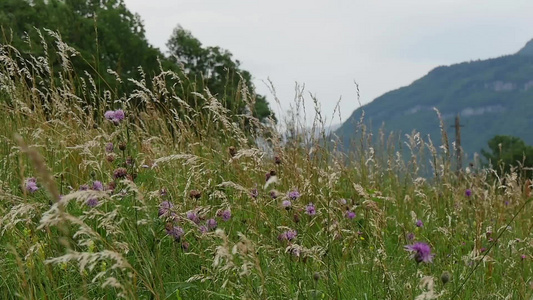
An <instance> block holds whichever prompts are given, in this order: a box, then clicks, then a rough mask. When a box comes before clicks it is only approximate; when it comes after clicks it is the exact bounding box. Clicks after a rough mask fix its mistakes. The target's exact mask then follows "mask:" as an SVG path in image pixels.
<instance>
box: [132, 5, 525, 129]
mask: <svg viewBox="0 0 533 300" xmlns="http://www.w3.org/2000/svg"><path fill="white" fill-rule="evenodd" d="M124 1H125V3H126V6H127V7H128V8H129V9H130V10H131V11H132V12H135V13H138V14H139V15H140V16H141V17H142V19H143V20H144V25H145V29H146V36H147V39H148V41H149V42H150V43H152V44H153V45H154V46H156V47H159V48H160V49H161V50H163V51H166V50H167V48H166V46H165V44H166V42H167V40H168V38H169V37H170V35H171V33H172V30H173V29H174V28H175V27H176V26H177V25H178V24H180V25H181V26H183V27H184V28H185V29H188V30H190V31H191V32H192V34H193V35H194V36H195V37H196V38H198V39H199V40H200V41H201V42H202V43H203V45H205V46H220V47H221V48H224V49H227V50H229V51H230V52H231V53H233V55H234V58H235V59H238V60H240V61H241V64H242V65H241V66H242V68H243V69H245V70H248V71H250V73H251V74H252V75H253V77H254V84H255V85H256V87H257V90H258V92H259V93H262V94H264V95H267V98H268V100H269V102H270V104H271V107H272V108H273V109H274V111H275V112H276V114H278V115H280V114H281V113H283V112H284V111H286V110H287V109H288V108H289V106H290V103H291V102H292V101H293V99H294V94H295V92H294V87H295V82H298V83H300V84H305V88H306V91H307V92H310V93H312V94H313V95H316V97H317V99H318V100H319V102H320V105H321V107H322V111H323V114H324V115H325V116H327V118H328V120H330V119H331V116H332V114H333V111H334V107H335V104H336V102H337V100H338V99H339V98H340V97H341V96H342V100H341V103H340V108H341V114H342V120H343V121H344V120H346V118H348V117H349V116H350V115H351V113H352V112H353V110H355V109H356V108H358V107H359V104H358V102H357V93H356V88H355V85H354V81H356V82H357V83H358V84H359V89H360V100H361V102H362V104H363V105H364V104H365V103H368V102H370V101H372V100H373V99H375V98H376V97H379V96H380V95H382V94H384V93H386V92H387V91H390V90H393V89H396V88H399V87H402V86H406V85H409V84H410V83H411V82H413V81H414V80H416V79H418V78H420V77H422V76H424V75H425V74H427V73H428V72H429V71H430V70H431V69H433V68H435V67H437V66H439V65H449V64H453V63H459V62H463V61H469V60H476V59H486V58H492V57H498V56H501V55H505V54H512V53H515V52H517V51H518V50H519V49H520V48H521V47H523V46H524V45H525V43H526V42H527V41H529V40H530V39H532V38H533V0H507V1H503V0H448V1H443V0H440V1H439V0H379V1H369V0H364V1H363V0H361V1H359V0H345V1H341V0H329V1H315V0H305V1H299V0H298V1H292V0H284V1H279V0H269V1H253V0H247V1H244V0H242V1H236V0H212V1H201V0H193V1H179V0H124ZM267 78H270V80H272V82H273V83H274V86H275V88H276V90H277V94H278V98H279V99H280V101H281V102H282V107H279V106H278V105H277V104H276V103H275V102H274V100H273V97H272V96H271V95H270V93H269V90H268V89H267V87H266V85H265V84H264V83H263V82H264V81H266V80H267ZM308 118H309V119H311V118H312V115H310V116H309V117H308ZM333 123H334V124H335V123H339V119H338V116H337V117H336V119H335V120H333Z"/></svg>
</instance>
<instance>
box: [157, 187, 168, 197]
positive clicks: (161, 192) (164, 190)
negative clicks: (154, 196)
mask: <svg viewBox="0 0 533 300" xmlns="http://www.w3.org/2000/svg"><path fill="white" fill-rule="evenodd" d="M159 195H161V197H164V196H166V195H168V192H167V189H165V188H162V189H161V190H159Z"/></svg>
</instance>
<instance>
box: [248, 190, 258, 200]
mask: <svg viewBox="0 0 533 300" xmlns="http://www.w3.org/2000/svg"><path fill="white" fill-rule="evenodd" d="M250 196H252V198H254V199H257V196H259V192H258V191H257V188H254V189H252V190H251V191H250Z"/></svg>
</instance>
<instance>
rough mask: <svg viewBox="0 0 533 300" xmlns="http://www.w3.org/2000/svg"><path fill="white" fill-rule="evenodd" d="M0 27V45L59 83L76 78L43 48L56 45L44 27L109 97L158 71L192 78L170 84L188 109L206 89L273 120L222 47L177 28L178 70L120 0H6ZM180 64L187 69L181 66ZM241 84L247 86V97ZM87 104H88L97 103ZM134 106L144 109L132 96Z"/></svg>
mask: <svg viewBox="0 0 533 300" xmlns="http://www.w3.org/2000/svg"><path fill="white" fill-rule="evenodd" d="M0 24H1V26H2V34H3V36H2V38H0V40H2V41H3V43H4V44H10V45H13V46H14V47H15V48H16V49H19V50H20V51H21V52H22V53H23V55H24V56H25V57H28V55H30V54H31V55H33V56H35V57H42V58H44V57H46V59H47V60H48V63H49V65H50V68H49V69H50V71H51V72H52V73H53V74H54V75H53V76H50V78H53V79H54V80H56V81H58V78H59V77H75V76H74V75H73V74H67V73H68V72H69V70H68V69H67V70H66V69H64V68H63V67H62V66H61V64H62V62H63V61H64V59H63V58H62V57H61V55H57V53H56V52H55V51H48V48H52V47H57V45H53V43H55V42H56V41H55V40H56V38H55V37H53V36H50V35H49V34H46V33H44V34H43V32H42V29H43V28H45V29H48V30H51V31H53V32H58V33H59V34H60V38H61V40H62V41H63V42H65V43H66V44H68V45H69V46H71V47H72V48H73V49H72V51H67V52H68V53H67V54H68V55H69V56H70V55H73V56H74V55H75V57H74V58H73V59H72V60H71V63H72V66H71V69H70V70H76V72H78V73H80V74H84V73H85V72H87V73H88V74H90V75H91V77H92V78H93V80H94V82H95V88H96V89H98V90H99V91H103V90H109V91H110V92H111V93H112V97H114V98H120V97H122V96H123V95H124V94H125V93H127V92H132V91H133V90H135V89H137V88H138V84H137V83H135V82H133V81H132V80H134V81H136V82H141V81H142V82H145V83H146V84H147V86H148V87H151V84H152V80H153V78H154V76H155V75H156V74H159V73H160V71H161V70H162V69H163V70H169V71H172V72H174V73H178V74H182V75H183V76H182V79H183V78H184V77H190V78H192V80H183V82H187V86H180V85H173V86H168V87H167V88H168V89H176V90H177V92H178V96H179V98H180V99H182V100H184V101H186V102H187V103H188V104H189V105H192V106H200V105H201V104H202V103H201V98H199V97H197V96H195V95H194V94H193V92H199V93H203V92H204V89H206V88H208V89H210V90H211V93H213V94H215V95H216V96H217V97H220V99H222V100H223V104H224V105H225V106H226V108H228V109H230V111H232V112H233V113H234V114H240V113H243V112H244V104H243V103H245V101H242V100H243V99H242V98H244V97H247V98H249V99H247V100H248V101H249V102H251V103H255V104H254V106H253V107H250V110H251V111H252V112H253V115H254V116H257V117H259V118H260V119H261V120H262V119H265V118H267V117H273V115H272V112H271V111H270V108H269V106H268V102H267V101H266V98H265V97H264V96H261V95H258V94H256V93H255V91H254V89H253V86H252V85H251V83H250V82H251V80H252V76H251V75H250V73H249V72H247V71H244V70H241V69H240V68H239V61H233V60H232V58H231V54H230V53H229V52H228V51H226V50H222V49H220V48H219V47H208V48H205V49H203V48H202V47H201V43H200V42H199V41H198V40H197V39H195V38H194V37H193V36H192V35H191V34H190V33H188V32H187V33H186V34H185V35H182V34H179V30H177V31H175V32H174V34H173V36H172V37H171V39H170V40H169V47H170V49H171V52H172V55H179V57H180V60H181V61H180V63H181V65H178V64H176V62H177V61H176V60H175V58H174V56H173V57H171V58H167V57H166V56H165V55H164V54H163V53H161V51H160V50H159V49H157V48H154V47H152V46H151V45H150V44H149V43H148V41H147V40H146V37H145V32H144V26H143V24H142V20H141V18H140V16H139V15H137V14H133V13H131V12H130V11H129V10H128V9H127V8H126V6H125V4H124V1H123V0H108V1H104V0H50V1H44V0H37V1H29V0H5V1H1V3H0ZM181 31H182V32H185V31H183V30H181ZM43 45H44V46H43ZM181 66H183V67H184V68H185V69H184V70H182V69H180V67H181ZM65 72H67V73H65ZM60 73H62V74H60ZM43 79H44V78H43ZM45 80H48V79H45ZM117 81H121V83H120V84H119V83H118V82H117ZM57 84H59V82H57ZM74 84H75V86H76V91H75V93H76V94H77V95H78V96H81V95H82V93H80V91H79V90H80V89H81V88H82V83H81V82H75V83H74ZM242 85H246V87H247V88H248V94H246V92H245V91H244V89H242ZM154 98H155V100H158V101H161V102H166V104H165V107H163V106H158V108H159V109H163V110H169V109H172V108H174V109H177V107H176V106H178V104H177V103H176V101H172V100H171V99H167V98H166V97H165V95H154ZM87 101H88V103H87V104H89V105H93V106H100V105H101V104H100V103H93V102H91V101H89V100H87ZM132 101H133V102H135V104H136V105H144V104H143V103H142V101H139V99H137V98H135V99H133V100H132Z"/></svg>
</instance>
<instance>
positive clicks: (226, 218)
mask: <svg viewBox="0 0 533 300" xmlns="http://www.w3.org/2000/svg"><path fill="white" fill-rule="evenodd" d="M221 216H222V220H224V221H226V222H227V221H229V219H230V218H231V210H229V209H226V210H225V211H223V212H222V214H221Z"/></svg>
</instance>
